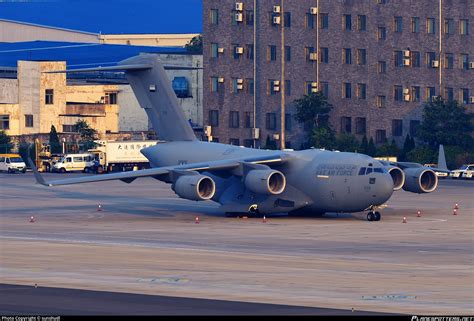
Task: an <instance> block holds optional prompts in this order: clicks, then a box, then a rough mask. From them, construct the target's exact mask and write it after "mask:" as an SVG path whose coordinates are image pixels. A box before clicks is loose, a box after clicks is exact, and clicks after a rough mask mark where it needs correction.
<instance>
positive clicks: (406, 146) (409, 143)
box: [399, 134, 415, 161]
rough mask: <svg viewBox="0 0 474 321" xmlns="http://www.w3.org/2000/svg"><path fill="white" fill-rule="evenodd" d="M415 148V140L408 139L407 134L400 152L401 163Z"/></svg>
mask: <svg viewBox="0 0 474 321" xmlns="http://www.w3.org/2000/svg"><path fill="white" fill-rule="evenodd" d="M413 148H415V140H414V139H413V138H410V135H408V134H407V136H406V137H405V142H404V143H403V149H402V150H401V151H400V154H399V158H400V160H402V161H405V160H406V157H407V154H408V153H409V152H410V151H411V150H412V149H413Z"/></svg>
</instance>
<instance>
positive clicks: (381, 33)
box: [377, 27, 387, 40]
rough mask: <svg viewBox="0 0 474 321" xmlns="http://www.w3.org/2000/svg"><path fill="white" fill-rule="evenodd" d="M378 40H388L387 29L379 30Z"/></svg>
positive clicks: (381, 28) (379, 28)
mask: <svg viewBox="0 0 474 321" xmlns="http://www.w3.org/2000/svg"><path fill="white" fill-rule="evenodd" d="M377 39H378V40H386V39H387V29H386V28H385V27H378V28H377Z"/></svg>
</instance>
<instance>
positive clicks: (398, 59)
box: [393, 50, 403, 67]
mask: <svg viewBox="0 0 474 321" xmlns="http://www.w3.org/2000/svg"><path fill="white" fill-rule="evenodd" d="M393 62H394V66H395V67H403V51H401V50H395V51H394V52H393Z"/></svg>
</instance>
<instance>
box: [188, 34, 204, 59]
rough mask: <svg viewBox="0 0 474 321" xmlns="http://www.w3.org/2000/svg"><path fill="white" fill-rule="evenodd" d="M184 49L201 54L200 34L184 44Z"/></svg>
mask: <svg viewBox="0 0 474 321" xmlns="http://www.w3.org/2000/svg"><path fill="white" fill-rule="evenodd" d="M185 48H186V51H187V52H189V53H192V54H197V55H202V36H201V35H198V36H195V37H193V39H191V40H190V41H189V42H188V43H187V44H186V45H185Z"/></svg>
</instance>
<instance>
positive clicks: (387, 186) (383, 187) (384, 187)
mask: <svg viewBox="0 0 474 321" xmlns="http://www.w3.org/2000/svg"><path fill="white" fill-rule="evenodd" d="M379 178H380V179H378V186H377V192H378V194H379V198H380V202H381V204H382V203H385V202H386V201H387V200H388V199H389V198H390V197H391V196H392V194H393V179H392V176H391V175H390V174H389V173H384V174H383V175H382V176H381V177H379Z"/></svg>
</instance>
